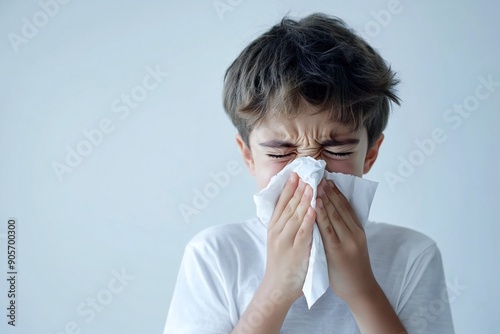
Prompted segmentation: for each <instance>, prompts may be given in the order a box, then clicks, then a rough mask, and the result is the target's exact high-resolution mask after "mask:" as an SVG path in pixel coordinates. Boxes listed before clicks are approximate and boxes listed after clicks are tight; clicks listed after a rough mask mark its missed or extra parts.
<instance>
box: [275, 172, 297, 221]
mask: <svg viewBox="0 0 500 334" xmlns="http://www.w3.org/2000/svg"><path fill="white" fill-rule="evenodd" d="M298 185H299V176H298V175H297V173H291V174H290V177H289V178H288V180H287V182H286V183H285V186H284V187H283V190H282V192H281V195H280V197H279V198H278V202H277V203H276V207H275V208H274V212H273V215H272V217H271V221H270V222H269V228H271V227H273V225H275V224H276V223H277V222H278V220H279V218H280V216H281V214H282V213H283V210H284V209H285V207H286V205H287V204H288V203H289V202H290V200H291V199H292V197H293V196H294V194H295V192H296V190H297V188H298Z"/></svg>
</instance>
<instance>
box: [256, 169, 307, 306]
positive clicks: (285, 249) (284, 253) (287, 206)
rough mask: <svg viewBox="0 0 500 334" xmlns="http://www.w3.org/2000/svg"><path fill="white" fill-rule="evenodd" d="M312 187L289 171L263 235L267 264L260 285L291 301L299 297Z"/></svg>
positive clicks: (302, 278)
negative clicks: (288, 176)
mask: <svg viewBox="0 0 500 334" xmlns="http://www.w3.org/2000/svg"><path fill="white" fill-rule="evenodd" d="M312 194H313V191H312V188H311V187H310V186H309V185H308V184H307V183H305V182H304V181H302V180H300V178H299V177H298V175H297V174H296V173H292V174H291V176H290V178H289V179H288V181H287V183H286V184H285V186H284V188H283V191H282V193H281V195H280V197H279V199H278V203H277V204H276V208H275V210H274V213H273V216H272V218H271V221H270V222H269V226H268V234H267V264H266V271H265V274H264V278H263V281H262V284H266V285H267V287H268V288H271V289H273V290H275V291H278V292H279V293H280V294H281V295H282V296H283V297H284V298H286V300H288V301H289V302H290V303H293V302H294V301H295V300H296V299H298V298H299V297H300V296H302V286H303V285H304V281H305V277H306V273H307V267H308V264H309V254H310V252H311V242H312V231H313V227H314V221H315V219H316V211H315V210H314V209H313V208H312V207H311V199H312Z"/></svg>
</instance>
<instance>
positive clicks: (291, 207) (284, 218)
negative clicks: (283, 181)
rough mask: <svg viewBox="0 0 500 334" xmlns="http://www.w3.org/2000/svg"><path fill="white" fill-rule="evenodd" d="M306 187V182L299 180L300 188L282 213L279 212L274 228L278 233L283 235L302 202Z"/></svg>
mask: <svg viewBox="0 0 500 334" xmlns="http://www.w3.org/2000/svg"><path fill="white" fill-rule="evenodd" d="M305 186H306V184H305V183H304V181H302V180H300V179H299V181H298V186H297V188H296V189H295V192H294V194H293V196H292V198H290V200H288V201H287V202H286V203H285V207H284V208H283V210H282V211H281V214H280V212H278V214H279V217H277V222H276V223H275V226H274V228H273V229H274V230H275V231H276V232H277V233H281V232H282V231H283V229H284V228H285V226H286V225H287V223H288V221H289V220H290V218H291V217H293V215H294V214H295V211H296V210H297V207H298V206H299V204H300V202H301V201H302V197H303V195H304V191H305Z"/></svg>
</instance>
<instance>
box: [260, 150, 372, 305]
mask: <svg viewBox="0 0 500 334" xmlns="http://www.w3.org/2000/svg"><path fill="white" fill-rule="evenodd" d="M325 166H326V162H325V161H323V160H316V159H314V158H311V157H301V158H298V159H295V160H294V161H292V162H291V163H290V164H288V165H287V166H285V168H283V169H282V170H281V171H280V172H279V173H278V174H277V175H275V176H273V177H272V178H271V180H270V181H269V184H268V185H267V187H266V188H264V189H262V190H261V191H260V192H259V193H257V194H255V195H254V202H255V205H256V207H257V217H259V219H260V221H261V222H262V223H263V224H264V225H265V226H266V227H267V225H268V224H269V221H270V220H271V217H272V215H273V212H274V208H275V206H276V203H277V202H278V198H279V196H280V194H281V192H282V190H283V187H284V186H285V183H286V181H287V180H288V178H289V177H290V174H291V173H292V172H296V173H297V174H298V176H299V177H300V178H301V179H302V180H303V181H304V182H306V183H307V184H309V185H310V186H311V188H312V190H313V197H312V200H311V206H312V207H313V208H315V207H316V197H317V188H318V184H319V183H320V182H321V180H322V179H323V178H326V179H327V180H332V181H333V183H334V184H335V185H336V186H337V188H338V189H339V190H340V192H341V193H342V194H343V195H344V196H345V197H346V199H347V200H348V201H349V203H350V204H351V206H352V208H353V210H354V212H355V213H356V216H357V217H358V220H359V221H360V223H361V224H362V225H363V227H364V226H366V224H367V221H368V214H369V212H370V206H371V204H372V201H373V197H374V196H375V191H376V189H377V185H378V183H377V182H374V181H370V180H366V179H363V178H360V177H357V176H354V175H348V174H342V173H330V172H328V171H326V170H325ZM328 286H329V281H328V267H327V262H326V255H325V250H324V247H323V241H322V240H321V235H320V233H319V229H318V226H317V224H314V229H313V239H312V245H311V255H310V257H309V266H308V269H307V274H306V279H305V282H304V286H303V287H302V291H303V293H304V296H305V298H306V301H307V306H308V307H309V309H310V308H311V307H312V306H313V305H314V303H315V302H316V301H317V300H318V299H319V298H320V297H321V296H322V295H323V294H324V293H325V292H326V290H327V289H328Z"/></svg>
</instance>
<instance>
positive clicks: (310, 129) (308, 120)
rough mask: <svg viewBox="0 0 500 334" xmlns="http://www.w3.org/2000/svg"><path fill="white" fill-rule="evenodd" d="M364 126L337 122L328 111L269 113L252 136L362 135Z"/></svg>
mask: <svg viewBox="0 0 500 334" xmlns="http://www.w3.org/2000/svg"><path fill="white" fill-rule="evenodd" d="M363 130H364V128H363V127H362V126H360V127H358V128H357V129H356V128H355V127H354V126H350V125H346V124H342V123H339V122H335V121H333V120H331V119H330V115H329V113H328V112H319V113H318V112H316V113H314V112H303V113H299V114H298V115H296V116H293V117H290V116H288V117H287V116H283V115H276V114H274V115H273V114H269V115H266V117H264V118H263V119H262V120H261V122H259V123H258V124H257V125H256V126H255V127H254V129H253V130H252V133H251V134H250V137H254V138H270V137H273V138H279V139H293V138H295V137H306V136H307V137H311V138H315V139H324V138H334V137H339V136H340V137H344V136H353V137H359V136H361V135H362V132H363Z"/></svg>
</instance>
